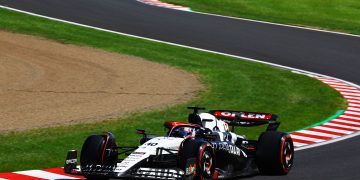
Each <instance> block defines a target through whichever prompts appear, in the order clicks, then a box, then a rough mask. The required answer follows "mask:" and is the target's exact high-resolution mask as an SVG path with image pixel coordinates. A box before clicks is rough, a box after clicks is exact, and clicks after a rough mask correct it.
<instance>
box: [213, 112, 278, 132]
mask: <svg viewBox="0 0 360 180" xmlns="http://www.w3.org/2000/svg"><path fill="white" fill-rule="evenodd" d="M209 113H210V114H212V115H214V116H215V117H216V118H218V119H220V120H223V121H225V122H226V123H228V125H229V126H241V127H252V126H259V125H264V124H268V125H269V126H268V128H267V130H268V131H273V130H276V129H277V128H278V127H279V125H280V123H279V122H277V121H276V119H277V118H278V116H277V115H275V114H270V113H259V112H244V111H233V110H211V111H209Z"/></svg>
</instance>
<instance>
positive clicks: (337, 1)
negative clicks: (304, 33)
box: [161, 0, 360, 34]
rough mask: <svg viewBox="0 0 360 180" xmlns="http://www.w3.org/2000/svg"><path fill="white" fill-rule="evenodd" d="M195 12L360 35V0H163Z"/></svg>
mask: <svg viewBox="0 0 360 180" xmlns="http://www.w3.org/2000/svg"><path fill="white" fill-rule="evenodd" d="M161 1H163V2H169V3H173V4H181V5H184V6H188V7H191V9H193V10H195V11H201V12H208V13H215V14H221V15H227V16H234V17H242V18H248V19H255V20H262V21H269V22H276V23H282V24H290V25H299V26H311V27H315V28H319V29H328V30H334V31H342V32H348V33H352V34H360V1H358V0H296V1H294V0H290V1H289V0H161Z"/></svg>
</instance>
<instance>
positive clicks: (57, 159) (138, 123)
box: [0, 9, 345, 171]
mask: <svg viewBox="0 0 360 180" xmlns="http://www.w3.org/2000/svg"><path fill="white" fill-rule="evenodd" d="M0 17H1V18H0V29H3V30H6V31H12V32H18V33H25V34H32V35H36V36H41V37H45V38H49V39H53V40H56V41H58V42H61V43H71V44H77V45H80V46H91V47H96V48H100V49H103V50H106V51H111V52H118V53H124V54H129V55H134V56H139V57H143V58H145V59H148V60H149V61H154V62H158V63H163V64H168V65H171V66H175V67H178V68H181V69H184V70H186V71H188V72H191V73H196V74H198V75H199V77H200V79H201V81H202V83H203V84H204V85H205V86H206V90H204V91H202V92H200V93H199V95H198V97H197V99H195V100H193V101H192V102H189V103H186V104H180V105H176V106H172V107H166V108H163V109H161V110H157V111H154V112H143V113H136V114H133V115H131V116H128V117H125V118H118V119H113V120H106V121H103V122H99V123H94V124H79V125H72V126H66V127H56V128H47V129H38V130H31V131H26V132H13V133H9V134H2V135H0V144H1V145H0V152H2V153H1V154H0V162H1V166H0V171H13V170H23V169H34V168H46V167H58V166H62V165H63V161H64V158H65V154H66V152H67V150H68V149H73V148H76V149H80V147H81V145H82V143H83V140H84V139H85V138H86V136H88V135H90V134H91V133H99V132H103V131H106V130H109V131H112V132H114V133H115V134H116V135H117V136H118V138H119V139H120V141H119V144H120V145H135V144H137V143H136V142H137V140H138V135H136V134H135V129H136V128H143V129H147V130H149V131H150V132H158V133H159V134H161V133H163V126H162V124H163V122H164V121H169V120H186V116H187V113H188V111H187V110H186V108H185V107H186V106H187V105H203V106H206V107H208V108H209V109H213V108H220V109H237V110H245V111H264V112H272V113H276V114H278V115H280V121H281V122H282V125H281V126H280V129H281V130H282V131H291V130H295V129H299V128H302V127H305V126H308V125H311V124H313V123H315V122H317V121H320V120H324V119H326V118H327V117H329V116H331V115H333V114H334V113H335V112H336V111H337V110H339V109H343V108H344V107H345V101H344V100H343V99H342V97H341V96H340V94H339V93H338V92H336V91H334V90H333V89H331V88H330V87H328V86H326V85H324V84H322V83H321V82H319V81H316V80H314V79H312V78H309V77H307V76H302V75H298V74H293V73H291V72H289V71H285V70H281V69H277V68H274V67H270V66H267V65H263V64H257V63H253V62H248V61H242V60H239V59H236V58H230V57H226V56H221V55H216V54H211V53H206V52H200V51H195V50H191V49H186V48H180V47H175V46H169V45H165V44H160V43H155V42H150V41H146V40H140V39H135V38H130V37H126V36H120V35H116V34H112V33H107V32H101V31H97V30H93V29H88V28H83V27H78V26H73V25H69V24H64V23H59V22H54V21H50V20H46V19H42V18H38V17H33V16H29V15H25V14H21V13H16V12H12V11H8V10H4V9H0ZM1 53H5V52H1ZM0 57H1V56H0ZM119 103H121V102H119ZM9 120H11V119H9ZM260 130H261V128H254V129H252V128H251V129H249V131H247V130H244V129H239V132H240V133H245V132H246V133H245V134H247V135H248V136H249V137H256V134H258V133H259V132H260Z"/></svg>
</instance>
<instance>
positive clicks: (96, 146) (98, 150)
mask: <svg viewBox="0 0 360 180" xmlns="http://www.w3.org/2000/svg"><path fill="white" fill-rule="evenodd" d="M107 149H108V150H110V153H108V152H106V150H107ZM117 156H118V155H117V149H116V142H115V137H114V136H113V135H112V134H111V133H106V134H105V135H91V136H89V137H88V138H87V139H86V140H85V142H84V144H83V146H82V149H81V154H80V167H81V170H82V171H83V172H84V176H85V177H86V179H101V180H105V179H109V178H108V177H103V176H96V175H95V176H94V175H91V173H89V174H87V173H86V172H85V171H84V170H86V168H87V166H88V165H115V164H116V162H117V159H118V157H117Z"/></svg>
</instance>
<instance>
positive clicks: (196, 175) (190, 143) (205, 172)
mask: <svg viewBox="0 0 360 180" xmlns="http://www.w3.org/2000/svg"><path fill="white" fill-rule="evenodd" d="M178 166H179V168H181V169H183V170H184V172H185V177H184V178H183V179H186V180H193V179H196V180H203V179H208V180H210V179H213V178H214V173H215V153H214V150H213V148H212V147H211V145H210V144H209V143H208V142H204V141H196V140H194V139H187V140H184V142H183V143H182V145H181V147H180V151H179V159H178Z"/></svg>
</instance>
